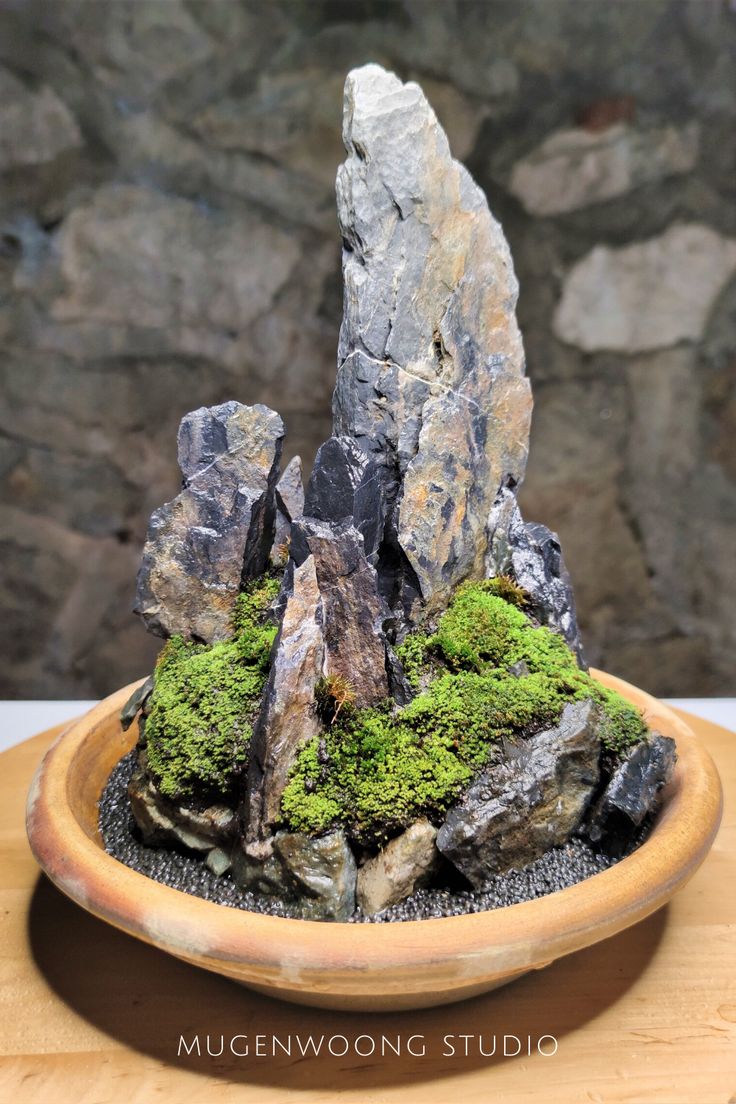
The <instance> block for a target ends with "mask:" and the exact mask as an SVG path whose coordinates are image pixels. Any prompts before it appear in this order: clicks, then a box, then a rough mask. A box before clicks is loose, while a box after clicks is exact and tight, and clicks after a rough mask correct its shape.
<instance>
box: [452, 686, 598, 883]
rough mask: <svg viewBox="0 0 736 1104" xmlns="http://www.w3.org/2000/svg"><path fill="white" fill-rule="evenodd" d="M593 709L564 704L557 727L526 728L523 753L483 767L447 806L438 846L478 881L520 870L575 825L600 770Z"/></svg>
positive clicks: (588, 705)
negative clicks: (535, 730) (459, 797)
mask: <svg viewBox="0 0 736 1104" xmlns="http://www.w3.org/2000/svg"><path fill="white" fill-rule="evenodd" d="M598 718H599V709H598V706H596V705H595V704H594V703H593V702H592V701H581V702H571V703H569V704H568V705H566V706H565V708H564V710H563V712H562V717H561V718H560V723H559V725H558V726H557V727H555V728H552V729H548V730H546V731H545V732H539V733H537V735H536V736H532V737H531V738H530V739H529V741H528V744H527V747H526V749H525V752H526V754H523V755H521V756H520V757H518V758H515V759H514V760H512V761H508V762H503V763H501V764H499V765H498V766H496V767H492V768H491V769H490V770H488V771H486V772H485V773H484V774H483V775H481V777H480V778H479V779H478V781H477V782H474V783H473V785H472V786H471V787H470V789H469V790H468V792H467V793H466V794H465V796H464V798H463V799H462V800H461V801H460V802H459V803H458V804H457V805H455V806H453V808H452V809H450V811H449V813H448V814H447V818H446V820H445V823H444V824H443V825H442V826H441V828H440V830H439V832H438V833H437V847H438V849H439V850H440V851H441V852H442V853H443V854H444V855H446V856H447V858H448V859H449V860H450V862H452V863H453V864H454V866H456V867H457V869H458V870H459V871H460V872H461V873H462V874H464V875H465V877H466V878H467V879H468V881H469V882H470V883H471V884H472V885H473V886H474V887H475V888H476V889H479V888H481V887H482V886H483V884H484V882H485V881H486V880H487V879H488V878H489V877H490V876H491V875H493V874H500V873H503V872H504V871H506V870H511V869H515V870H519V869H521V867H523V866H525V865H526V863H529V862H531V861H532V860H533V859H536V858H538V857H539V856H540V855H542V854H544V852H545V851H547V850H548V849H549V848H550V847H555V846H557V845H558V844H561V843H565V842H566V841H567V840H568V839H569V837H570V836H571V835H572V833H573V832H574V831H575V830H576V829H577V828H578V827H579V825H580V822H581V821H582V819H583V816H584V814H585V811H586V809H587V807H588V804H589V803H590V800H591V797H592V795H593V793H594V791H595V787H596V785H597V784H598V779H599V775H600V766H599V758H600V740H599V737H598V732H597V729H598Z"/></svg>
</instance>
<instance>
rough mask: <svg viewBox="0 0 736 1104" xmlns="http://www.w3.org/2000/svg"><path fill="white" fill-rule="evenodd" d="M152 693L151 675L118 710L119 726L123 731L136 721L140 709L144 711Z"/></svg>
mask: <svg viewBox="0 0 736 1104" xmlns="http://www.w3.org/2000/svg"><path fill="white" fill-rule="evenodd" d="M152 693H153V675H149V676H148V678H147V679H146V681H145V682H144V683H142V684H141V685H140V686H139V687H138V689H137V690H134V691H133V693H132V694H131V695H130V697H129V698H128V700H127V702H126V703H125V705H124V706H123V708H122V709H121V710H120V724H121V725H122V727H123V731H126V730H127V729H129V728H130V726H131V725H132V723H133V721H134V720H135V719H136V717H137V716H138V714H139V713H140V711H141V709H144V708H145V706H146V703H147V702H148V699H149V698H150V696H151V694H152Z"/></svg>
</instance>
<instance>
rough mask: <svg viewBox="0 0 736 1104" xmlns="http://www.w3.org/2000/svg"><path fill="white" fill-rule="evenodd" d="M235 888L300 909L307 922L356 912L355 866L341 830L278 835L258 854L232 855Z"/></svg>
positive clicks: (236, 851) (241, 852)
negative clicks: (289, 903) (240, 887)
mask: <svg viewBox="0 0 736 1104" xmlns="http://www.w3.org/2000/svg"><path fill="white" fill-rule="evenodd" d="M232 875H233V878H234V879H235V881H236V882H237V883H238V885H240V886H242V887H243V888H244V889H249V890H251V891H253V892H256V893H262V894H265V895H266V896H272V897H280V898H281V899H282V900H284V901H288V902H292V903H294V904H297V905H298V906H299V910H300V912H301V915H302V916H303V917H304V918H305V919H310V920H347V919H349V917H350V916H351V915H352V914H353V912H354V911H355V883H356V876H357V868H356V865H355V858H354V857H353V853H352V851H351V850H350V847H349V845H348V842H347V838H346V836H345V834H344V833H343V832H340V831H335V832H329V833H328V834H327V835H325V836H317V837H312V836H307V835H304V834H303V833H301V832H277V833H276V835H275V836H273V838H272V840H271V841H270V842H269V844H268V845H267V847H263V848H261V851H260V854H257V855H254V854H253V853H252V850H251V851H248V850H243V849H242V848H241V847H240V845H239V844H236V846H235V847H234V848H233V852H232Z"/></svg>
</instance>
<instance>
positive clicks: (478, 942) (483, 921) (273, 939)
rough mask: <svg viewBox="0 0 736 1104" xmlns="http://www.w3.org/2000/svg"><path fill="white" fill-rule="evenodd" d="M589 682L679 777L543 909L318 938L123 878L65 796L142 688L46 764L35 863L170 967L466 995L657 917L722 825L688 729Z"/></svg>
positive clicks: (632, 690) (34, 830)
mask: <svg viewBox="0 0 736 1104" xmlns="http://www.w3.org/2000/svg"><path fill="white" fill-rule="evenodd" d="M591 674H592V675H593V676H594V677H595V678H598V679H599V680H600V681H601V682H603V683H604V685H606V686H609V687H612V688H614V689H616V690H618V691H619V692H620V693H622V694H623V695H624V697H626V698H627V699H628V700H629V701H631V702H632V703H633V704H635V705H637V706H638V707H639V708H642V709H643V710H644V712H645V716H648V717H649V719H650V723H651V724H652V726H653V727H655V728H656V729H657V730H658V731H661V732H663V733H664V735H667V736H672V737H673V738H674V739H675V741H676V744H677V764H676V767H675V772H674V775H673V778H672V779H671V781H670V782H669V784H668V786H667V788H666V790H665V794H664V800H663V803H662V807H661V809H660V812H659V814H658V816H657V819H656V821H655V824H654V826H653V828H652V830H651V832H650V834H649V836H648V837H647V839H646V840H645V841H644V843H643V844H641V846H640V847H638V848H637V850H636V851H634V852H632V853H631V854H630V855H628V856H626V857H625V858H623V859H621V860H620V861H619V862H618V863H616V864H614V865H613V866H612V867H609V868H608V869H606V870H604V871H602V872H600V873H597V874H595V875H592V876H590V877H589V878H586V879H584V880H583V881H581V882H578V883H577V884H576V885H573V886H570V887H569V888H567V889H563V890H558V891H556V892H554V893H551V894H548V895H546V896H544V897H539V898H536V899H534V900H531V901H524V902H521V903H519V904H514V905H508V906H505V907H503V908H498V909H493V910H489V911H485V912H478V913H471V914H465V915H462V916H449V917H438V918H432V919H426V920H408V921H401V922H400V923H399V922H397V923H384V924H354V923H348V922H334V921H333V922H327V926H326V922H324V921H314V920H301V919H292V918H284V917H277V916H270V915H264V914H261V913H253V912H248V911H246V910H242V909H237V908H233V907H230V906H224V905H221V904H217V903H215V902H212V901H206V900H204V899H202V898H198V897H194V896H192V895H191V894H188V893H186V892H185V891H183V890H179V889H174V888H172V887H169V886H166V885H163V884H161V883H159V882H156V881H154V880H153V879H151V878H149V877H147V876H146V875H145V874H142V873H139V872H138V871H137V870H133V869H132V868H131V867H128V866H125V865H124V864H123V863H122V862H120V861H119V860H118V859H115V858H113V857H112V856H111V855H108V854H107V853H106V852H105V851H104V850H103V849H102V845H101V841H97V842H96V841H94V840H93V839H91V838H90V837H89V836H88V834H87V833H86V832H85V830H84V828H83V827H82V825H81V823H80V821H79V820H78V818H77V816H76V814H75V812H74V809H73V807H72V796H73V793H72V790H71V789H70V787H71V786H72V782H73V779H74V767H75V761H76V760H77V758H78V756H79V753H80V749H82V748H83V747H85V745H86V746H87V747H88V748H91V747H93V746H94V742H95V740H96V741H97V744H98V746H99V742H100V741H101V740H102V739H103V738H105V732H106V730H107V729H109V727H110V723H111V721H113V720H117V717H118V714H119V712H120V709H121V708H122V706H123V704H124V703H125V702H126V701H127V699H128V697H129V695H130V694H131V693H132V692H133V690H134V689H135V688H136V687H137V686H139V685H141V683H142V682H143V681H144V680H143V679H141V680H139V681H138V682H135V683H131V684H130V685H129V686H126V687H123V688H122V689H120V690H118V691H117V692H116V693H114V694H112V695H110V696H109V697H107V698H105V699H103V700H102V701H101V702H100V703H99V704H98V705H97V706H95V707H94V708H93V709H92V710H90V711H89V712H88V713H87V714H85V715H84V716H83V717H81V718H79V719H78V720H76V721H74V722H72V723H71V724H70V725H69V726H68V727H67V728H66V729H64V730H63V731H62V732H61V733H60V735H59V736H58V737H57V739H56V740H55V741H54V743H53V744H52V745H51V747H50V748H49V749H48V751H47V752H46V755H45V756H44V758H43V760H42V762H41V764H40V765H39V767H38V769H37V771H36V774H35V776H34V779H33V782H32V784H31V787H30V791H29V794H28V802H27V810H26V829H27V834H28V839H29V842H30V846H31V850H32V852H33V855H34V857H35V858H36V861H37V862H38V863H39V865H40V866H41V868H42V869H43V870H44V871H45V873H46V874H47V875H48V877H49V878H50V879H51V881H52V882H54V884H55V885H56V886H57V887H58V888H59V889H61V890H62V891H63V892H64V893H65V894H66V895H67V896H69V897H70V898H71V899H72V900H74V901H76V902H77V903H78V904H80V905H81V906H82V907H83V908H85V909H87V910H88V911H90V912H92V913H93V914H94V915H96V916H98V917H100V918H101V919H103V920H106V921H107V922H109V923H111V924H113V925H114V926H115V927H117V928H119V929H121V930H123V931H125V932H128V933H129V934H132V935H134V936H136V937H138V938H143V939H144V940H145V941H147V942H149V943H152V944H154V945H156V946H158V947H161V948H163V949H165V950H167V951H169V952H170V953H172V954H174V955H177V956H179V957H183V958H186V959H189V960H191V961H195V960H196V961H199V962H200V964H204V963H210V964H211V968H215V969H216V968H217V966H218V964H219V965H220V966H222V970H221V972H227V964H228V963H230V964H233V963H241V964H247V965H249V966H250V967H252V968H253V970H254V971H255V972H256V974H259V975H260V974H261V973H263V974H264V976H265V975H267V974H269V973H272V972H274V971H277V972H278V974H279V976H282V977H287V978H288V977H289V976H290V972H291V974H293V981H294V983H295V985H299V986H304V985H305V984H309V980H308V979H310V978H312V979H318V978H319V975H320V974H321V973H322V972H323V971H328V972H329V973H330V974H331V975H334V974H335V973H338V974H342V975H344V976H346V977H349V978H350V979H351V980H350V982H349V984H350V985H351V986H352V987H353V989H355V987H356V984H357V985H358V987H359V988H360V989H361V991H363V990H365V991H366V992H367V991H371V992H374V991H375V992H378V991H380V989H381V983H380V977H381V975H382V974H383V975H386V976H387V975H388V974H391V976H392V978H394V980H395V979H396V976H397V971H398V972H399V975H401V974H402V973H403V974H404V975H405V976H407V977H408V976H409V975H411V974H412V973H416V971H417V970H421V969H422V968H429V967H431V968H432V971H433V973H432V977H433V979H434V980H433V984H435V983H437V976H438V973H439V974H442V973H443V971H444V972H445V973H446V975H447V977H448V978H449V977H450V975H452V977H455V978H456V977H457V976H458V970H459V972H460V975H461V976H462V977H463V978H465V979H466V980H467V982H468V983H470V982H471V981H472V979H473V978H481V977H483V976H487V975H488V974H489V973H497V974H498V973H502V972H507V973H511V972H513V971H516V972H521V971H523V970H527V969H533V968H541V967H542V966H545V965H547V964H548V963H549V962H551V961H553V960H554V959H556V958H559V957H561V956H562V955H565V954H568V953H570V952H571V951H574V950H578V949H581V948H583V947H586V946H589V945H590V944H592V943H595V942H597V941H599V940H600V939H603V938H607V937H608V936H611V935H614V934H616V933H617V932H618V931H621V930H622V929H623V928H625V927H628V926H629V925H630V924H633V923H635V922H636V921H638V920H641V919H643V918H644V917H646V916H648V915H649V914H650V913H652V912H654V911H655V910H656V909H658V908H659V907H660V906H661V905H663V904H664V903H665V902H666V901H667V900H669V898H670V897H671V896H672V895H673V893H674V892H676V890H677V889H679V888H680V887H681V886H682V885H684V884H685V882H686V881H687V880H688V879H689V878H690V877H691V876H692V874H694V872H695V870H696V869H697V868H698V866H700V864H701V863H702V861H703V859H704V858H705V856H706V855H707V853H708V851H709V849H710V847H711V845H712V843H713V840H714V838H715V835H716V832H717V830H718V826H719V823H720V818H721V811H722V792H721V784H720V779H719V777H718V772H717V770H716V768H715V765H714V763H713V761H712V759H711V757H710V755H709V754H708V752H707V751H706V750H705V748H704V747H703V746H702V745H701V743H700V741H699V740H698V738H697V737H696V736H695V735H694V734H693V732H692V730H691V729H690V728H689V726H688V725H687V724H686V723H685V721H683V720H682V719H681V718H680V717H678V716H677V715H676V714H675V713H674V712H673V711H672V710H671V709H670V708H669V707H667V706H666V705H664V704H663V703H661V702H659V701H657V699H655V698H653V697H651V696H650V695H649V694H647V693H645V692H644V691H642V690H639V689H638V688H637V687H635V686H632V685H631V684H629V683H627V682H624V681H623V680H622V679H618V678H616V677H615V676H612V675H608V674H606V673H605V672H602V671H597V670H595V669H591ZM118 725H119V721H118ZM90 742H91V743H90ZM124 753H125V752H124V751H122V752H121V754H124ZM97 798H99V793H98V794H97Z"/></svg>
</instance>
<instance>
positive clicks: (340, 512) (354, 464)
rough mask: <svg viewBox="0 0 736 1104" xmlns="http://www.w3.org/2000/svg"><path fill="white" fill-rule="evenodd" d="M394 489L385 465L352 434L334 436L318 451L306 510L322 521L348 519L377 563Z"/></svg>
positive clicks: (369, 558)
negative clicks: (387, 475) (349, 435)
mask: <svg viewBox="0 0 736 1104" xmlns="http://www.w3.org/2000/svg"><path fill="white" fill-rule="evenodd" d="M389 494H390V489H389V487H388V485H387V480H386V477H385V468H384V467H383V465H382V464H380V463H379V462H378V461H377V460H375V459H371V458H370V457H369V455H368V454H367V453H365V452H363V450H362V449H361V448H360V447H359V446H358V445H357V444H356V443H355V441H354V440H353V438H352V437H330V439H329V440H328V441H325V443H324V444H323V445H321V446H320V448H319V449H318V451H317V455H316V457H315V460H314V467H313V468H312V474H311V476H310V477H309V483H308V484H307V491H306V496H305V500H304V513H305V515H306V516H307V517H313V518H317V519H318V520H319V521H335V522H341V521H345V519H346V518H352V522H353V525H354V526H355V528H356V529H357V530H358V532H359V533H360V534H361V536H362V537H363V549H364V552H365V557H366V559H367V560H368V562H369V563H371V564H375V563H376V560H377V557H378V549H379V545H380V544H381V541H382V539H383V533H384V527H385V523H386V514H387V500H388V496H389Z"/></svg>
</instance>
